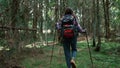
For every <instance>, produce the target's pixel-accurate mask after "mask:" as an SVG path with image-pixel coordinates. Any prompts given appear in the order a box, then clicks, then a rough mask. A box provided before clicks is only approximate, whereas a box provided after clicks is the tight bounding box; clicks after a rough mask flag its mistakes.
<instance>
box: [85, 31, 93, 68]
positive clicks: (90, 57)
mask: <svg viewBox="0 0 120 68" xmlns="http://www.w3.org/2000/svg"><path fill="white" fill-rule="evenodd" d="M85 34H86V40H87V45H88V49H89V55H90V60H91V64H92V68H94V66H93V60H92V53H91V49H90V45H89V41H88V34H87V31H86V33H85Z"/></svg>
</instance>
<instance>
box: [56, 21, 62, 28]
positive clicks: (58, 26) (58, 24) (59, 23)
mask: <svg viewBox="0 0 120 68" xmlns="http://www.w3.org/2000/svg"><path fill="white" fill-rule="evenodd" d="M55 26H56V29H57V30H60V29H61V22H60V21H59V22H57V23H56V25H55Z"/></svg>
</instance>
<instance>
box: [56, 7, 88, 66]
mask: <svg viewBox="0 0 120 68" xmlns="http://www.w3.org/2000/svg"><path fill="white" fill-rule="evenodd" d="M56 28H57V30H59V32H60V37H61V38H62V44H63V48H64V54H65V59H66V64H67V68H71V67H72V68H76V64H75V57H76V53H77V48H76V45H77V36H78V33H84V32H86V30H84V29H82V27H81V26H80V24H79V22H78V19H77V17H76V16H75V14H74V13H73V10H72V9H71V8H66V10H65V13H64V15H63V17H62V18H61V20H60V21H59V22H57V23H56Z"/></svg>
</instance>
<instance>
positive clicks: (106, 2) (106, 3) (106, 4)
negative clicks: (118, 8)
mask: <svg viewBox="0 0 120 68" xmlns="http://www.w3.org/2000/svg"><path fill="white" fill-rule="evenodd" d="M103 8H104V19H105V38H106V39H109V38H110V28H109V25H110V24H109V0H103Z"/></svg>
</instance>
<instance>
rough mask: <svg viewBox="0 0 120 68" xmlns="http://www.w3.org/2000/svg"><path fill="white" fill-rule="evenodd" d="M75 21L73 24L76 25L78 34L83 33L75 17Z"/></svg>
mask: <svg viewBox="0 0 120 68" xmlns="http://www.w3.org/2000/svg"><path fill="white" fill-rule="evenodd" d="M75 19H76V20H75V21H76V22H75V24H76V27H77V30H78V32H80V33H82V32H85V30H84V29H82V27H81V26H80V24H79V21H78V19H77V17H76V18H75Z"/></svg>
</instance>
